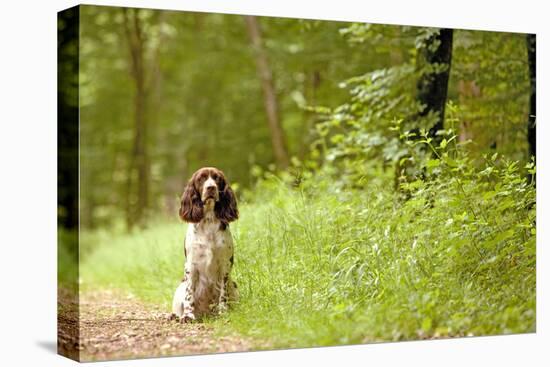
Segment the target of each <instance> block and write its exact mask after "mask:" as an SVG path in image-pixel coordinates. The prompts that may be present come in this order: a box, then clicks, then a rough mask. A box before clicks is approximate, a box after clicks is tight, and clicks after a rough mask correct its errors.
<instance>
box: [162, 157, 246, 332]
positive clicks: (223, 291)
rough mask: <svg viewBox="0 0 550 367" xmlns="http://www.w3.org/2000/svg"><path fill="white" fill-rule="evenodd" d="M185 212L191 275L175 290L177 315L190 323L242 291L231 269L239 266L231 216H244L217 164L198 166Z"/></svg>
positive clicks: (188, 190)
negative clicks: (236, 263) (215, 165)
mask: <svg viewBox="0 0 550 367" xmlns="http://www.w3.org/2000/svg"><path fill="white" fill-rule="evenodd" d="M179 215H180V218H181V219H182V220H184V221H186V222H188V223H189V226H188V227H187V234H186V236H185V243H184V253H185V276H184V278H183V280H182V282H181V284H180V285H179V287H178V288H177V289H176V293H175V294H174V300H173V303H172V317H173V318H179V320H180V321H181V322H184V323H185V322H191V321H194V320H196V319H197V318H200V317H201V316H204V315H207V314H212V313H213V312H217V313H221V312H223V311H225V310H226V309H227V307H228V302H232V301H236V299H237V297H238V292H237V285H236V284H235V282H233V281H232V280H231V278H230V275H229V273H230V272H231V268H232V266H233V239H232V238H231V232H229V222H232V221H234V220H236V219H237V218H238V217H239V211H238V209H237V201H236V199H235V194H234V193H233V190H231V187H230V186H229V183H228V182H227V179H226V178H225V175H224V174H223V172H222V171H220V170H219V169H217V168H214V167H205V168H201V169H199V170H198V171H197V172H195V173H194V174H193V176H192V177H191V179H190V180H189V182H188V183H187V186H186V187H185V190H184V192H183V196H182V198H181V207H180V211H179Z"/></svg>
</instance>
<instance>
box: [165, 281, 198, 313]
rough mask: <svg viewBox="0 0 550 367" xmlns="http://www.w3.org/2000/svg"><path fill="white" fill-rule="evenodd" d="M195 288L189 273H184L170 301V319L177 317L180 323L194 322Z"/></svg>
mask: <svg viewBox="0 0 550 367" xmlns="http://www.w3.org/2000/svg"><path fill="white" fill-rule="evenodd" d="M194 294H195V286H194V282H193V277H192V276H191V273H190V272H188V271H186V272H185V278H184V279H183V281H182V282H181V283H180V285H179V286H178V288H177V289H176V293H175V294H174V300H173V301H172V317H171V318H176V317H178V318H179V319H180V321H181V322H191V321H193V320H195V296H194Z"/></svg>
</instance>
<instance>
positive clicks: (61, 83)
mask: <svg viewBox="0 0 550 367" xmlns="http://www.w3.org/2000/svg"><path fill="white" fill-rule="evenodd" d="M57 24H58V32H57V167H58V168H57V226H58V231H57V236H58V239H57V285H58V288H57V352H58V353H59V354H61V355H63V356H65V357H68V358H71V359H74V360H80V352H79V289H78V278H79V268H78V259H79V200H78V195H79V76H78V74H79V73H78V72H79V46H80V44H79V29H80V8H79V7H78V6H77V7H73V8H70V9H67V10H64V11H62V12H60V13H58V23H57Z"/></svg>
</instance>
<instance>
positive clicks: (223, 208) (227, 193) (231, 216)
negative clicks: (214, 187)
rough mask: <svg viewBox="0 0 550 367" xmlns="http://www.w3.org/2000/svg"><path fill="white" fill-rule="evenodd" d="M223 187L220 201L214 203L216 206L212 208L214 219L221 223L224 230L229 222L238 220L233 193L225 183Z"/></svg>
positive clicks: (237, 210)
mask: <svg viewBox="0 0 550 367" xmlns="http://www.w3.org/2000/svg"><path fill="white" fill-rule="evenodd" d="M224 186H225V187H224V188H223V190H222V191H221V192H220V200H219V201H218V202H216V206H215V207H214V209H215V211H216V217H217V218H218V219H219V220H220V222H222V229H225V227H227V224H228V223H229V222H232V221H234V220H237V219H239V209H238V208H237V199H236V198H235V193H234V192H233V190H232V189H231V187H230V186H229V184H228V183H227V182H225V185H224Z"/></svg>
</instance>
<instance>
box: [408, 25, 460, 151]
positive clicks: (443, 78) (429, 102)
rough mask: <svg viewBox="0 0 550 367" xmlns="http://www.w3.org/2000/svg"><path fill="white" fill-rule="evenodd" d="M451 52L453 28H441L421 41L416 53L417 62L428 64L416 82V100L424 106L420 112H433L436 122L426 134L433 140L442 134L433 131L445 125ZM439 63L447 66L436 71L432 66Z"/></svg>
mask: <svg viewBox="0 0 550 367" xmlns="http://www.w3.org/2000/svg"><path fill="white" fill-rule="evenodd" d="M452 52H453V30H452V29H447V28H443V29H441V30H440V31H439V32H438V33H435V34H434V35H432V36H431V37H429V38H427V39H426V40H425V41H424V44H423V45H422V47H421V48H420V50H419V54H418V56H419V60H418V64H419V66H420V67H428V70H426V71H424V72H423V73H422V75H421V77H420V79H419V80H418V83H417V86H416V87H417V98H418V101H419V102H420V104H421V105H422V106H423V109H422V110H421V111H420V113H419V116H420V117H426V116H428V115H430V114H432V113H434V114H435V115H436V122H435V124H433V125H432V126H431V127H430V129H429V135H430V137H432V139H433V140H434V142H435V143H436V144H439V141H441V140H442V137H441V136H438V135H436V133H437V131H439V130H443V128H444V124H443V122H444V119H445V104H446V103H447V89H448V85H449V74H450V71H451V58H452ZM441 64H445V65H447V67H446V68H444V69H443V70H436V71H433V70H432V69H431V67H433V66H434V65H441Z"/></svg>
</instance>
